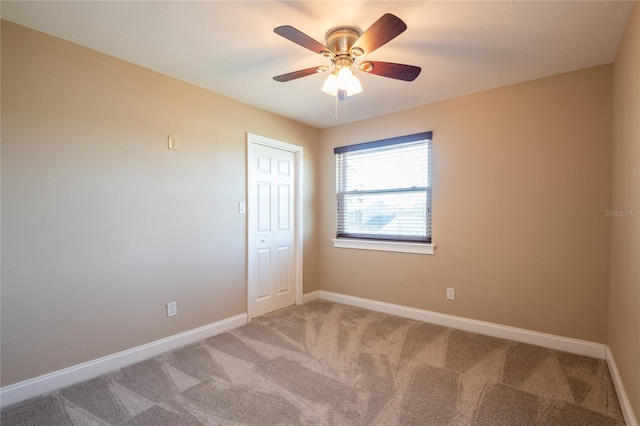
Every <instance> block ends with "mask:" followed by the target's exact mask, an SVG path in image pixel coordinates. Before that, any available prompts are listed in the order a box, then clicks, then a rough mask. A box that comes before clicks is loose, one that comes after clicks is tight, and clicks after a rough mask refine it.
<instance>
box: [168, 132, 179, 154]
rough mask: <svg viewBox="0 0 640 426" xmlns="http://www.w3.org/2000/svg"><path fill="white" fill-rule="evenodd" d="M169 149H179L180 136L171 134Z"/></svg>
mask: <svg viewBox="0 0 640 426" xmlns="http://www.w3.org/2000/svg"><path fill="white" fill-rule="evenodd" d="M169 149H170V150H172V151H177V150H178V137H177V136H173V135H169Z"/></svg>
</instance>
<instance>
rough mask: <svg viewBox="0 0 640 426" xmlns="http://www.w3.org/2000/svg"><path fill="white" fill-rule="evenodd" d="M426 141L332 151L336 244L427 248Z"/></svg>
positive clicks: (406, 139)
mask: <svg viewBox="0 0 640 426" xmlns="http://www.w3.org/2000/svg"><path fill="white" fill-rule="evenodd" d="M431 139H432V132H424V133H418V134H415V135H409V136H402V137H398V138H391V139H384V140H380V141H374V142H367V143H363V144H358V145H350V146H344V147H339V148H335V150H334V152H335V155H336V171H337V176H336V193H337V213H338V215H337V216H338V217H337V222H338V223H337V237H338V238H361V239H375V240H392V241H420V242H426V243H430V242H431Z"/></svg>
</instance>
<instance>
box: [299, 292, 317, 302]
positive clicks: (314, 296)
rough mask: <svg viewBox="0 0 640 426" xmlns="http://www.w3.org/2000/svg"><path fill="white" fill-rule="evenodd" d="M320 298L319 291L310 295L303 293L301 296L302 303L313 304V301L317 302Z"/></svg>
mask: <svg viewBox="0 0 640 426" xmlns="http://www.w3.org/2000/svg"><path fill="white" fill-rule="evenodd" d="M319 298H320V290H316V291H312V292H310V293H305V294H304V296H302V303H309V302H313V301H314V300H318V299H319Z"/></svg>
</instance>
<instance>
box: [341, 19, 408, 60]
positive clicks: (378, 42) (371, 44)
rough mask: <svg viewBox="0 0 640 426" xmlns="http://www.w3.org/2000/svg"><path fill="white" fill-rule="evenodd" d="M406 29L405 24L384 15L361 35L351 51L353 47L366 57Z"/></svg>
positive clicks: (400, 20)
mask: <svg viewBox="0 0 640 426" xmlns="http://www.w3.org/2000/svg"><path fill="white" fill-rule="evenodd" d="M406 29H407V24H405V23H404V22H403V21H402V19H400V18H398V17H397V16H395V15H392V14H390V13H385V14H384V15H382V17H381V18H380V19H378V20H377V21H376V22H374V23H373V25H371V26H370V27H369V28H368V29H367V30H366V31H365V32H364V33H362V35H361V36H360V38H358V40H356V42H355V43H354V44H353V46H352V49H353V48H354V47H357V48H359V49H362V51H363V52H364V54H365V55H366V54H367V53H371V52H373V51H374V50H376V49H377V48H378V47H380V46H382V45H384V44H387V43H388V42H390V41H391V40H393V39H394V38H396V37H397V36H398V35H399V34H401V33H402V32H403V31H404V30H406Z"/></svg>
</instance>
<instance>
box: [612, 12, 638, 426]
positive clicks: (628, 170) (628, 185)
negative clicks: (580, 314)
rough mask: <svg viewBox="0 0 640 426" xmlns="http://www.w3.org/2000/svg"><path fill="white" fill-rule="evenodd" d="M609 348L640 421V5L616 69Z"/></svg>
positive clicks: (630, 20) (614, 83)
mask: <svg viewBox="0 0 640 426" xmlns="http://www.w3.org/2000/svg"><path fill="white" fill-rule="evenodd" d="M611 209H612V210H619V211H631V215H628V214H626V213H625V214H624V215H623V216H619V217H618V216H615V217H611V219H610V222H611V296H610V307H609V346H610V347H611V351H612V352H613V356H614V358H615V360H616V364H617V365H618V369H619V370H620V374H621V376H622V380H623V382H624V385H625V388H626V391H627V394H628V396H629V399H630V401H631V405H632V406H633V410H634V411H635V415H636V417H637V418H638V419H640V261H639V259H640V217H638V216H637V212H639V211H640V3H638V2H636V3H635V5H634V7H633V9H632V11H631V16H630V17H629V21H628V22H627V28H626V30H625V33H624V36H623V39H622V42H621V44H620V46H619V48H618V53H617V55H616V60H615V62H614V64H613V192H612V201H611Z"/></svg>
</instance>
